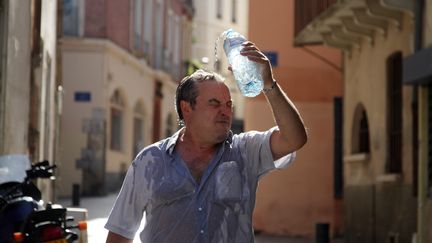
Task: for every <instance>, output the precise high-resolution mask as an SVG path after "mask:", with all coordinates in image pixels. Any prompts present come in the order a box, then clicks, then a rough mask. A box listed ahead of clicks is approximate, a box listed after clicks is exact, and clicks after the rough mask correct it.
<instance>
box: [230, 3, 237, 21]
mask: <svg viewBox="0 0 432 243" xmlns="http://www.w3.org/2000/svg"><path fill="white" fill-rule="evenodd" d="M231 22H233V23H236V22H237V0H231Z"/></svg>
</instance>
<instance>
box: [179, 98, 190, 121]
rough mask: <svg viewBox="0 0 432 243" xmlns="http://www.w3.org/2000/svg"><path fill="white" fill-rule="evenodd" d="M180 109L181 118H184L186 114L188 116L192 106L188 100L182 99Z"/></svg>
mask: <svg viewBox="0 0 432 243" xmlns="http://www.w3.org/2000/svg"><path fill="white" fill-rule="evenodd" d="M180 109H181V111H182V114H183V119H184V118H186V116H189V113H190V111H191V110H192V107H191V105H190V103H189V102H186V101H184V100H181V101H180Z"/></svg>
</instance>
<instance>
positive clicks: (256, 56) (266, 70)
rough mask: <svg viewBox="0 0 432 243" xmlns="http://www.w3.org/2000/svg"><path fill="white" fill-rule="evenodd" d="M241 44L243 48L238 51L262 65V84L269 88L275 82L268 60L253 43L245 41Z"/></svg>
mask: <svg viewBox="0 0 432 243" xmlns="http://www.w3.org/2000/svg"><path fill="white" fill-rule="evenodd" d="M242 45H243V49H242V50H241V51H240V54H241V55H243V56H245V57H247V58H248V59H249V60H251V61H253V62H256V63H258V64H260V65H261V66H262V67H263V70H262V73H261V74H262V78H263V81H264V84H263V85H264V88H265V89H268V88H270V87H271V86H272V85H273V82H275V79H274V77H273V72H272V67H271V64H270V60H269V59H268V58H267V57H266V55H264V53H262V52H261V51H260V50H259V49H258V47H257V46H256V45H255V44H254V43H252V42H250V41H246V42H244V43H243V44H242Z"/></svg>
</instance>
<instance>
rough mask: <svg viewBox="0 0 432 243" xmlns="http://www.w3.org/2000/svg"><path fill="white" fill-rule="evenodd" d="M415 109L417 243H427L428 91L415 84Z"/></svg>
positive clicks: (419, 39) (418, 39)
mask: <svg viewBox="0 0 432 243" xmlns="http://www.w3.org/2000/svg"><path fill="white" fill-rule="evenodd" d="M423 9H424V0H417V1H416V6H415V36H414V52H417V51H419V50H421V49H422V47H423V17H424V10H423ZM413 103H414V104H413V107H417V112H416V113H417V117H415V118H414V122H417V124H418V130H417V131H414V133H416V134H413V135H414V137H415V138H417V139H416V141H414V142H415V145H414V148H415V150H413V153H417V154H418V156H414V158H418V186H417V188H418V189H417V192H418V197H417V200H418V201H417V243H426V238H427V236H426V234H427V230H426V212H425V206H426V205H425V204H426V197H427V195H426V192H427V191H426V190H427V141H428V140H427V131H426V132H425V130H427V117H425V115H426V112H425V111H426V108H427V107H426V106H427V89H426V87H424V86H419V85H417V84H414V87H413Z"/></svg>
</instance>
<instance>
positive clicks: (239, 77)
mask: <svg viewBox="0 0 432 243" xmlns="http://www.w3.org/2000/svg"><path fill="white" fill-rule="evenodd" d="M222 38H223V40H224V50H225V54H226V56H227V58H228V62H229V64H230V65H231V67H232V70H233V73H234V78H235V80H236V82H237V86H238V88H239V89H240V92H241V93H242V94H243V95H244V96H246V97H255V96H257V95H259V94H260V92H261V91H262V89H263V79H262V75H261V69H262V68H261V66H260V65H259V64H258V63H255V62H253V61H251V60H249V59H248V58H247V57H245V56H242V55H241V54H240V51H241V49H242V48H243V46H242V45H241V44H242V43H243V42H245V41H246V38H245V37H244V36H242V35H241V34H240V33H238V32H236V31H234V30H233V29H228V30H227V31H225V32H224V33H222Z"/></svg>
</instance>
